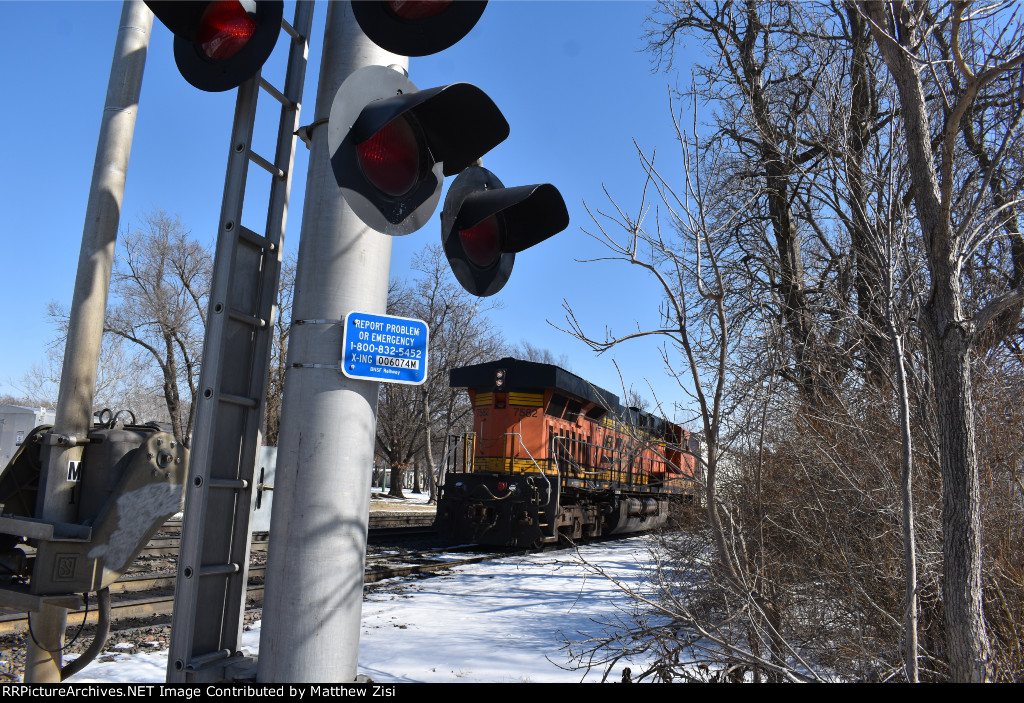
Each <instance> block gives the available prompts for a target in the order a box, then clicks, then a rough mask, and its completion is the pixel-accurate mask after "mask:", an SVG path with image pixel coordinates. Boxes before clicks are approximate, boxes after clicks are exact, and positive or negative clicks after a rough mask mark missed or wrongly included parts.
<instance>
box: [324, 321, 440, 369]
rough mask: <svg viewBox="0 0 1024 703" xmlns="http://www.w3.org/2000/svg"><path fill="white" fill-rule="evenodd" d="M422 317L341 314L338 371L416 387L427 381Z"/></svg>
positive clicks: (425, 326)
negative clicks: (342, 333) (414, 318)
mask: <svg viewBox="0 0 1024 703" xmlns="http://www.w3.org/2000/svg"><path fill="white" fill-rule="evenodd" d="M428 335H429V330H428V329H427V323H426V322H424V321H423V320H411V319H409V318H407V317H391V316H389V315H371V314H369V313H365V312H350V313H349V314H348V315H346V316H345V336H344V341H343V342H342V343H343V345H344V349H343V351H342V356H341V372H342V373H343V374H345V375H346V376H348V377H349V378H359V379H363V380H366V381H384V382H385V383H410V384H412V385H415V386H418V385H420V384H421V383H423V382H424V381H426V380H427V337H428Z"/></svg>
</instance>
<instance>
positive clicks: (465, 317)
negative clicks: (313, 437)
mask: <svg viewBox="0 0 1024 703" xmlns="http://www.w3.org/2000/svg"><path fill="white" fill-rule="evenodd" d="M412 269H413V271H415V272H416V275H415V277H412V278H410V279H407V280H404V281H398V282H393V283H392V286H391V290H390V291H389V294H388V310H389V312H390V313H391V314H395V315H400V316H405V317H412V318H416V319H420V320H423V321H424V322H426V323H427V327H428V329H429V330H430V339H429V347H428V350H427V364H428V373H427V380H426V381H425V382H424V384H423V385H421V386H418V387H416V388H415V389H412V388H410V387H407V386H405V387H403V386H397V385H396V384H381V397H380V401H379V403H378V411H377V447H378V450H379V451H381V453H382V454H383V455H384V456H385V457H386V458H387V459H388V461H389V462H391V466H392V479H391V489H390V490H391V491H392V493H400V492H401V485H400V483H401V482H400V481H397V480H396V477H397V475H396V471H397V472H398V474H400V473H401V472H402V471H403V470H404V469H405V468H407V467H408V466H409V465H413V464H414V461H415V457H417V456H420V455H422V456H423V459H424V463H425V465H426V471H427V475H426V479H427V488H428V490H429V492H430V500H431V501H432V502H433V501H436V497H437V480H438V477H437V468H436V467H435V461H436V457H435V455H434V445H435V442H434V440H435V438H436V437H447V436H448V435H449V434H450V433H451V432H452V431H453V429H455V428H457V427H459V426H460V424H461V423H462V422H464V421H465V418H466V417H467V416H468V415H469V413H470V411H471V408H470V407H469V401H468V398H466V397H465V394H464V393H462V392H461V391H460V390H459V389H454V388H451V387H450V386H449V383H448V374H449V371H451V369H453V368H457V367H459V366H466V365H468V364H474V363H480V362H483V361H488V360H491V359H493V358H496V357H497V356H498V355H499V354H500V353H501V352H502V351H503V350H504V348H505V344H504V340H503V339H502V337H501V335H500V334H498V333H497V332H496V331H495V330H494V329H493V327H492V325H491V323H490V321H489V320H488V318H487V313H488V312H489V311H490V310H491V309H492V308H491V306H490V304H489V303H487V302H486V301H481V299H479V298H475V297H473V296H471V295H470V294H469V293H467V292H466V291H465V290H463V289H462V288H461V286H459V285H458V283H456V282H455V280H454V279H453V277H452V275H451V272H450V269H449V266H448V262H447V259H446V258H445V255H444V252H443V251H442V250H441V248H440V247H439V246H436V245H431V246H428V247H426V248H425V249H424V250H423V251H421V252H420V253H419V255H417V257H416V259H415V260H414V261H413V266H412ZM396 484H398V486H397V487H396Z"/></svg>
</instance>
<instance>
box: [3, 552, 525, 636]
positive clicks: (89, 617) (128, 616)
mask: <svg viewBox="0 0 1024 703" xmlns="http://www.w3.org/2000/svg"><path fill="white" fill-rule="evenodd" d="M447 554H451V552H448V553H447ZM499 556H508V555H507V554H505V553H502V554H494V553H487V554H478V553H475V554H471V555H469V556H466V557H464V558H461V559H452V558H450V557H446V558H437V557H434V558H431V557H427V556H423V555H420V554H417V555H416V556H415V557H412V560H414V561H415V563H386V562H388V561H391V562H394V561H398V560H402V557H401V556H399V555H394V554H391V555H377V556H376V557H367V564H366V571H365V572H364V575H363V580H364V582H365V583H368V584H369V583H376V582H378V581H383V580H385V579H389V578H395V577H399V576H411V575H413V574H425V573H432V572H435V571H442V570H445V569H450V568H452V567H455V566H462V565H464V564H476V563H479V562H483V561H488V560H490V559H495V558H497V557H499ZM408 560H409V557H408V555H407V556H406V561H408ZM265 575H266V567H265V566H250V567H249V586H248V589H247V592H246V603H247V608H253V607H258V606H260V605H262V603H263V579H264V577H265ZM175 578H176V574H173V573H163V574H137V575H133V576H126V577H124V578H122V579H120V580H118V581H117V582H115V583H114V584H113V585H111V587H110V594H111V601H112V602H111V606H110V610H111V614H110V617H111V621H112V622H114V623H117V622H118V621H125V620H133V619H137V618H151V617H152V616H168V615H170V614H171V613H172V611H173V609H174V581H175ZM94 608H95V603H94V602H91V605H90V606H89V608H88V609H85V608H83V609H80V610H78V611H72V612H69V613H68V629H69V630H75V629H77V628H78V627H79V626H80V625H82V624H83V623H85V624H92V623H95V622H96V619H97V613H96V610H95V609H94ZM26 628H27V618H26V616H25V614H24V613H8V614H6V615H0V636H4V635H17V634H20V633H22V632H24V631H25V630H26Z"/></svg>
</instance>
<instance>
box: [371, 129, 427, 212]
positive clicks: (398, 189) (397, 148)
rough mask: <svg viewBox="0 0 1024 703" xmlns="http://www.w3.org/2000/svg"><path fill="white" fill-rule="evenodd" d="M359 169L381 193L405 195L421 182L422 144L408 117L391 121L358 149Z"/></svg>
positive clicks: (397, 195)
mask: <svg viewBox="0 0 1024 703" xmlns="http://www.w3.org/2000/svg"><path fill="white" fill-rule="evenodd" d="M356 155H357V157H358V159H359V167H360V168H361V169H362V170H363V173H364V174H365V175H366V178H367V179H368V180H369V181H370V183H372V184H373V186H374V187H375V188H377V190H379V191H381V192H382V193H385V194H387V195H390V196H393V197H399V196H402V195H405V194H406V193H408V192H409V191H410V190H412V187H413V186H414V185H416V183H417V181H419V179H420V143H419V139H417V137H416V131H415V130H414V129H413V128H412V125H410V124H409V121H408V120H406V119H405V118H402V117H399V118H397V119H394V120H391V121H390V122H388V123H387V124H386V125H384V126H383V127H381V128H380V129H379V130H377V131H376V132H374V134H373V136H372V137H370V138H369V139H367V140H366V141H365V142H363V143H362V144H358V145H357V146H356Z"/></svg>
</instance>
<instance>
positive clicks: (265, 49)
mask: <svg viewBox="0 0 1024 703" xmlns="http://www.w3.org/2000/svg"><path fill="white" fill-rule="evenodd" d="M146 5H148V6H149V9H150V10H152V11H153V14H154V15H155V16H156V18H157V19H158V20H160V21H161V22H162V23H163V24H164V25H165V26H166V27H167V28H168V29H169V30H171V33H172V34H174V61H175V63H176V64H177V65H178V71H180V72H181V75H182V77H183V78H184V79H185V80H187V81H188V82H189V83H191V84H192V85H194V86H195V87H196V88H199V89H200V90H205V91H207V92H210V93H218V92H221V91H225V90H231V89H232V88H237V87H238V86H240V85H241V84H242V83H244V82H245V81H247V80H248V79H250V78H252V77H253V76H254V75H256V74H257V73H258V72H259V70H260V68H262V67H263V64H264V63H265V62H266V60H267V59H268V58H270V54H271V52H273V51H274V45H275V44H276V43H277V37H278V35H279V34H280V33H281V18H282V16H283V14H284V2H282V0H269V1H266V2H256V1H255V0H218V1H216V2H178V1H176V0H146Z"/></svg>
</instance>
